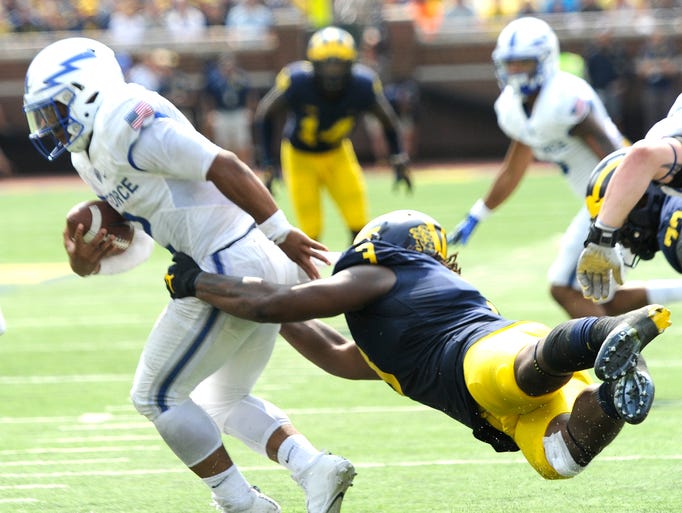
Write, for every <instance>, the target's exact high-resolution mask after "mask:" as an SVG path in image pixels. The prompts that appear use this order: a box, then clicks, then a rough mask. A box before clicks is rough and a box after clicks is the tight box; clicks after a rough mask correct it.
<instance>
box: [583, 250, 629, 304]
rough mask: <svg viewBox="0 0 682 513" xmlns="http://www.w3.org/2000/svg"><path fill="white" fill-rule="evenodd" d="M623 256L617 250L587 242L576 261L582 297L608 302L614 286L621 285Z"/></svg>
mask: <svg viewBox="0 0 682 513" xmlns="http://www.w3.org/2000/svg"><path fill="white" fill-rule="evenodd" d="M623 265H624V264H623V256H622V255H621V252H620V251H619V248H616V247H613V246H600V245H599V244H596V243H594V242H588V243H587V245H586V246H585V249H583V252H582V253H581V254H580V258H579V259H578V266H577V269H576V270H577V273H578V282H579V283H580V286H581V287H582V289H583V296H585V297H586V298H587V299H591V300H592V301H595V302H597V303H599V302H603V301H607V300H609V299H610V298H611V297H612V295H613V292H614V289H615V285H614V284H613V281H615V282H616V283H617V284H619V285H622V284H623Z"/></svg>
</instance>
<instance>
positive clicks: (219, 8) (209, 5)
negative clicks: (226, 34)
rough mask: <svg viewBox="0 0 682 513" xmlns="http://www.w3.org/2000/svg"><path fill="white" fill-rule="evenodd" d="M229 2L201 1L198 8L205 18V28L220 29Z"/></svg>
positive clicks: (216, 0) (224, 0)
mask: <svg viewBox="0 0 682 513" xmlns="http://www.w3.org/2000/svg"><path fill="white" fill-rule="evenodd" d="M230 4H231V3H230V2H229V0H227V1H226V0H221V1H219V0H203V1H202V2H201V4H199V7H200V9H201V11H202V12H203V13H204V17H205V18H206V26H207V27H222V26H224V25H225V17H226V16H227V11H228V8H229V6H230Z"/></svg>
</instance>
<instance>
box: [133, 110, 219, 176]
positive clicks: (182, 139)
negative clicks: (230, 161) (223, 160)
mask: <svg viewBox="0 0 682 513" xmlns="http://www.w3.org/2000/svg"><path fill="white" fill-rule="evenodd" d="M220 151H221V148H220V146H217V145H216V144H214V143H212V142H211V141H209V140H208V139H207V138H206V137H204V136H203V135H201V134H200V133H199V132H197V131H196V130H195V129H194V127H192V126H191V125H189V124H186V123H182V122H179V121H176V120H173V119H170V118H160V119H157V120H155V121H154V123H152V124H150V125H149V126H146V127H145V128H144V129H143V130H142V131H141V133H140V137H139V138H138V139H137V141H135V143H134V144H133V145H132V146H131V147H130V149H129V151H128V162H129V163H130V165H131V166H133V167H134V168H135V169H137V170H139V171H145V172H149V173H153V174H159V175H163V176H165V177H168V178H176V179H181V180H206V173H207V172H208V169H209V167H210V166H211V164H212V163H213V161H214V160H215V158H216V155H218V153H219V152H220Z"/></svg>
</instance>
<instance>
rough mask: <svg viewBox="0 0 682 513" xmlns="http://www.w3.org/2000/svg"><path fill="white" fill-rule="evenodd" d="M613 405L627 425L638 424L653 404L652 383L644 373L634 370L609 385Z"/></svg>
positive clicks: (649, 377)
mask: <svg viewBox="0 0 682 513" xmlns="http://www.w3.org/2000/svg"><path fill="white" fill-rule="evenodd" d="M611 386H612V390H613V404H614V406H615V407H616V411H617V412H618V415H620V416H621V418H622V419H623V420H624V421H625V422H627V423H628V424H639V423H640V422H642V421H643V420H644V419H645V418H646V417H647V415H648V414H649V410H651V406H652V405H653V403H654V382H653V381H652V379H651V376H649V375H648V374H647V373H646V372H642V371H641V370H639V369H637V368H634V369H630V371H628V372H626V373H625V375H624V376H623V377H621V378H619V379H617V380H616V381H614V382H612V383H611Z"/></svg>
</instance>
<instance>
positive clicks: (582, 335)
mask: <svg viewBox="0 0 682 513" xmlns="http://www.w3.org/2000/svg"><path fill="white" fill-rule="evenodd" d="M598 320H599V318H597V317H584V318H582V319H573V320H570V321H566V322H562V323H561V324H559V325H558V326H557V327H556V328H554V329H553V330H552V331H550V332H549V334H548V335H547V338H546V339H545V341H544V342H543V344H542V362H543V365H542V370H544V371H545V372H546V373H547V374H551V375H561V374H565V373H568V372H574V371H577V370H583V369H589V368H591V367H592V366H593V365H594V359H595V358H596V357H597V352H598V351H599V348H600V347H601V340H603V337H602V338H601V339H600V342H599V343H598V344H595V343H594V340H595V336H594V333H593V331H594V330H593V327H594V326H595V325H596V323H597V321H598Z"/></svg>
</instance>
